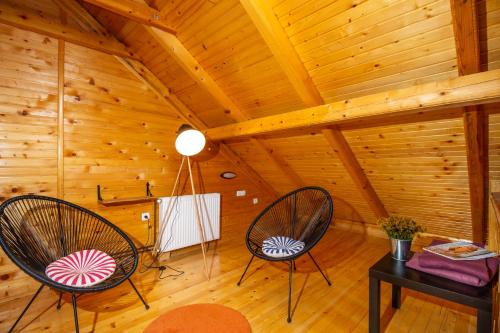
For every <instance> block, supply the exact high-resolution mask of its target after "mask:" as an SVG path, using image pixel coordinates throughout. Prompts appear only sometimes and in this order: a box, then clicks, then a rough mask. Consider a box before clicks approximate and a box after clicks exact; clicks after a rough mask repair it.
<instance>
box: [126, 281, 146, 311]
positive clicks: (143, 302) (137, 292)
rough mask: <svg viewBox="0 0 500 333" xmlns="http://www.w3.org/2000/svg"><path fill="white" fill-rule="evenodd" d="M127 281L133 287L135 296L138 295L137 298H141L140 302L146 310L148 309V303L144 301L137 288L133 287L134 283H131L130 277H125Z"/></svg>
mask: <svg viewBox="0 0 500 333" xmlns="http://www.w3.org/2000/svg"><path fill="white" fill-rule="evenodd" d="M127 280H128V282H130V285H131V286H132V288H134V290H135V292H136V294H137V296H139V299H140V300H141V302H142V304H144V307H145V308H146V310H149V305H148V304H147V303H146V301H145V300H144V298H142V296H141V294H139V290H137V288H136V287H135V285H134V284H133V283H132V280H130V279H127Z"/></svg>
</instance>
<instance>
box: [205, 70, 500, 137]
mask: <svg viewBox="0 0 500 333" xmlns="http://www.w3.org/2000/svg"><path fill="white" fill-rule="evenodd" d="M496 102H500V69H496V70H491V71H487V72H481V73H477V74H470V75H466V76H461V77H457V78H453V79H448V80H443V81H438V82H430V83H424V84H419V85H415V86H412V87H407V88H402V89H395V90H390V91H386V92H382V93H377V94H372V95H367V96H361V97H356V98H352V99H349V100H343V101H337V102H333V103H329V104H325V105H321V106H316V107H310V108H306V109H302V110H298V111H292V112H285V113H282V114H278V115H272V116H267V117H262V118H256V119H252V120H247V121H244V122H239V123H236V124H229V125H224V126H220V127H216V128H211V129H209V130H207V131H206V132H205V134H206V135H208V136H209V137H210V138H211V139H212V140H223V139H230V138H237V137H248V136H255V135H262V134H265V133H272V132H279V131H287V130H290V129H295V128H307V127H314V126H317V127H326V126H330V125H337V124H342V123H348V122H352V121H360V120H362V119H364V120H366V119H372V120H374V119H377V118H379V119H384V118H387V117H388V116H396V115H397V116H405V115H411V114H420V113H425V112H439V111H442V110H443V109H448V108H456V107H464V106H470V105H479V104H488V103H496ZM444 111H446V110H444Z"/></svg>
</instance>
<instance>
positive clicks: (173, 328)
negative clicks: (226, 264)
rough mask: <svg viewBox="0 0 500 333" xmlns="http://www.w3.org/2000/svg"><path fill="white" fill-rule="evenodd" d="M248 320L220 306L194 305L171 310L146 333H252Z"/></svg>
mask: <svg viewBox="0 0 500 333" xmlns="http://www.w3.org/2000/svg"><path fill="white" fill-rule="evenodd" d="M251 332H252V329H251V328H250V324H249V323H248V320H247V319H246V318H245V316H243V315H242V314H241V313H239V312H238V311H236V310H233V309H231V308H228V307H227V306H224V305H220V304H192V305H186V306H183V307H180V308H177V309H174V310H171V311H169V312H167V313H165V314H163V315H161V316H160V317H158V318H157V319H156V320H155V321H153V322H152V323H151V324H149V326H148V327H147V328H146V330H145V331H144V333H251Z"/></svg>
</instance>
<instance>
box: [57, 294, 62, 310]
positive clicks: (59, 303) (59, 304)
mask: <svg viewBox="0 0 500 333" xmlns="http://www.w3.org/2000/svg"><path fill="white" fill-rule="evenodd" d="M61 299H62V293H59V300H58V301H57V310H59V309H60V308H61Z"/></svg>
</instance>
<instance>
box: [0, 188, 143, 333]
mask: <svg viewBox="0 0 500 333" xmlns="http://www.w3.org/2000/svg"><path fill="white" fill-rule="evenodd" d="M0 245H1V246H2V249H3V250H4V251H5V253H6V254H7V256H8V257H9V258H10V259H11V260H12V261H13V262H14V263H15V264H16V265H17V266H19V267H20V268H21V269H22V270H23V271H24V272H25V273H26V274H28V275H30V276H31V277H32V278H34V279H35V280H37V281H39V282H41V283H42V285H41V286H40V288H38V290H37V291H36V293H35V295H34V296H33V297H32V298H31V300H30V301H29V303H28V305H27V306H26V307H25V308H24V310H23V312H22V313H21V315H20V316H19V318H18V319H17V320H16V322H15V323H14V325H13V326H12V327H11V328H10V330H9V332H12V331H13V330H14V328H15V327H16V325H17V324H18V323H19V321H20V320H21V318H22V317H23V316H24V314H25V313H26V311H27V310H28V308H29V307H30V306H31V304H32V303H33V301H34V300H35V298H36V297H37V296H38V294H39V293H40V292H41V291H42V289H43V287H44V286H48V287H49V288H53V289H55V290H57V291H59V292H60V294H59V301H58V302H57V309H60V308H61V298H62V293H63V292H67V293H70V294H71V298H72V303H73V315H74V320H75V330H76V332H79V328H78V315H77V309H76V295H77V294H83V293H90V292H97V291H103V290H107V289H110V288H113V287H116V286H117V285H119V284H121V283H122V282H123V281H125V280H128V281H129V282H130V284H131V286H132V288H133V289H134V290H135V292H136V293H137V295H138V296H139V299H140V300H141V301H142V303H143V304H144V306H145V308H146V309H149V305H148V304H147V303H146V302H145V301H144V299H143V298H142V296H141V295H140V294H139V291H138V290H137V288H136V287H135V285H134V284H133V283H132V281H131V280H130V276H131V275H132V273H133V272H134V271H135V269H136V268H137V262H138V253H137V249H136V247H135V245H134V243H133V242H132V241H131V240H130V239H129V238H128V237H127V236H126V235H125V233H123V231H121V230H120V229H118V228H117V227H116V226H115V225H113V224H111V223H110V222H109V221H107V220H106V219H104V218H103V217H101V216H99V215H97V214H95V213H93V212H91V211H89V210H87V209H85V208H82V207H79V206H77V205H75V204H72V203H69V202H67V201H64V200H60V199H55V198H50V197H44V196H38V195H22V196H18V197H14V198H12V199H9V200H7V201H5V202H4V203H3V204H2V205H0ZM87 249H96V250H100V251H103V252H105V253H107V254H108V255H110V256H111V257H113V259H114V260H115V262H116V270H115V272H114V273H113V275H111V276H110V277H109V278H108V279H107V280H105V281H103V282H100V283H99V284H96V285H93V286H90V287H72V286H67V285H64V284H60V283H57V282H55V281H53V280H51V279H49V278H48V277H47V275H46V274H45V268H46V267H47V266H48V265H49V264H50V263H52V262H54V261H55V260H58V259H60V258H61V257H64V256H66V255H69V254H71V253H73V252H76V251H80V250H87Z"/></svg>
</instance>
